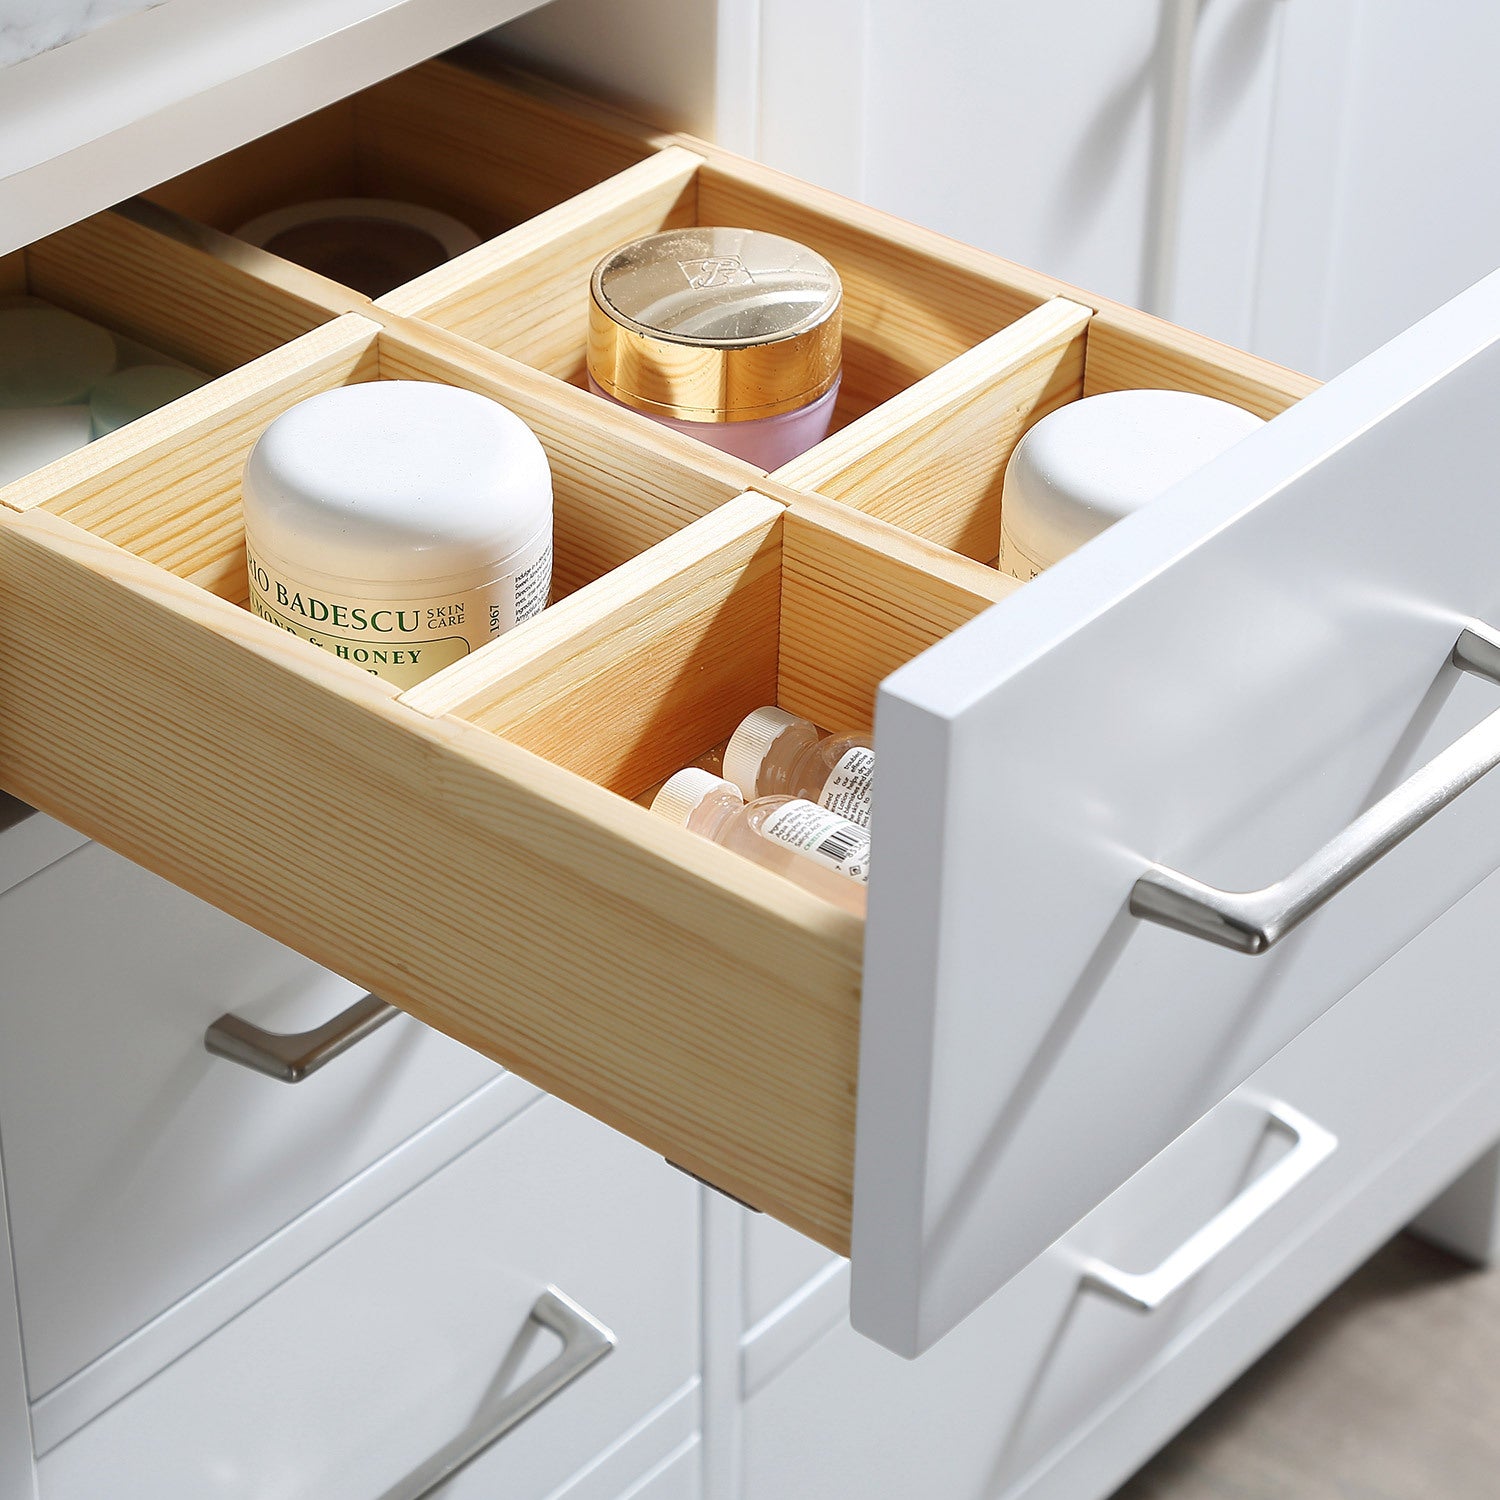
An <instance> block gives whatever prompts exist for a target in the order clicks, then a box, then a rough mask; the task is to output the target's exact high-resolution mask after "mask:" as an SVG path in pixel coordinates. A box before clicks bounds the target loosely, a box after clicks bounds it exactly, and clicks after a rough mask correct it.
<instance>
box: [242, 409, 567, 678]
mask: <svg viewBox="0 0 1500 1500" xmlns="http://www.w3.org/2000/svg"><path fill="white" fill-rule="evenodd" d="M243 498H244V510H245V550H246V561H247V566H248V569H249V579H250V607H251V609H252V610H253V611H254V612H255V613H256V614H257V615H259V616H260V617H261V618H262V619H264V620H268V621H270V623H272V624H273V625H277V626H280V627H281V628H282V629H283V630H288V631H290V632H292V633H293V634H294V635H298V636H301V637H302V638H303V639H304V640H307V641H311V642H312V643H313V644H314V645H316V646H320V647H322V648H323V649H324V650H327V651H331V652H332V653H333V654H334V655H336V656H338V657H340V658H341V659H342V660H344V661H348V662H351V663H353V664H354V665H355V666H358V667H362V668H363V669H364V670H366V671H368V672H372V673H374V674H375V675H376V676H379V677H383V678H385V679H386V680H387V681H389V682H393V683H395V684H396V685H397V686H398V687H402V688H405V687H411V686H413V685H414V684H416V683H418V682H420V681H422V680H423V679H424V678H426V677H430V676H431V675H432V674H433V673H434V672H437V671H440V670H441V669H442V668H443V667H446V666H451V665H452V664H453V663H454V662H456V661H458V660H460V659H461V658H462V657H464V656H467V655H468V654H469V652H471V651H474V650H477V649H478V648H479V647H480V646H482V645H484V644H485V643H486V642H487V641H490V640H492V639H493V638H494V637H495V636H497V635H500V634H501V633H502V632H503V631H506V630H509V629H510V628H511V627H512V626H513V625H516V624H519V623H520V622H521V621H522V620H525V619H528V618H529V617H530V616H532V615H534V614H536V613H537V612H538V611H539V610H541V609H542V608H543V607H544V606H545V605H546V603H547V599H548V595H549V592H550V588H551V580H552V478H551V471H550V469H549V467H548V464H547V456H546V454H545V453H544V452H543V450H542V445H541V443H540V442H539V441H538V440H537V438H536V435H535V434H534V433H533V432H532V431H531V429H530V428H529V427H527V425H526V424H525V423H524V422H523V421H522V420H521V419H520V418H519V417H517V416H516V415H515V414H514V413H513V412H510V411H507V410H506V408H505V407H503V406H501V405H500V404H499V403H498V402H496V401H492V400H490V399H489V398H488V397H486V396H481V395H478V394H476V393H475V392H473V391H465V390H459V389H457V388H456V387H453V386H447V385H437V384H431V383H428V382H426V381H408V380H375V381H369V382H365V383H361V384H357V385H349V386H342V387H340V388H339V389H337V390H332V391H325V392H323V393H322V394H321V395H317V396H313V397H311V398H310V399H308V400H306V401H303V402H300V403H299V404H298V405H296V406H294V407H292V408H291V409H290V410H288V411H286V412H283V413H282V414H281V416H279V417H277V418H276V420H275V421H274V422H272V423H271V425H270V426H269V427H267V428H266V430H265V431H264V432H263V433H262V434H261V436H260V438H259V440H258V441H257V442H256V444H255V447H254V448H253V449H252V450H251V453H250V457H249V459H248V460H247V461H246V464H245V475H244V483H243Z"/></svg>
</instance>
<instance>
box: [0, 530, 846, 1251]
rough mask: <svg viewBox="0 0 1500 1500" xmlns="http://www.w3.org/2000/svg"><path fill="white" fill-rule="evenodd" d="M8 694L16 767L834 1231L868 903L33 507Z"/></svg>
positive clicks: (173, 866)
mask: <svg viewBox="0 0 1500 1500" xmlns="http://www.w3.org/2000/svg"><path fill="white" fill-rule="evenodd" d="M64 621H65V622H66V625H65V626H64V625H62V624H61V623H60V622H64ZM0 703H3V704H4V706H5V711H4V713H3V715H0V782H3V785H4V787H5V789H6V790H8V791H11V792H12V793H14V794H15V795H18V796H21V797H23V798H24V799H25V800H27V801H29V802H32V803H33V804H35V805H37V806H40V807H41V808H43V809H44V810H47V811H50V812H52V813H54V814H55V815H58V816H60V817H62V818H64V819H65V820H67V821H69V822H71V823H73V824H75V825H76V826H77V827H79V828H80V829H81V830H82V831H84V832H86V833H87V834H89V835H90V837H93V838H97V839H98V840H99V841H100V842H102V843H104V844H106V845H108V846H110V847H112V848H115V849H117V850H118V851H119V852H121V853H123V854H125V855H126V856H127V857H129V858H132V859H134V860H136V861H138V862H139V863H141V864H143V865H145V866H146V867H147V868H148V869H152V870H154V871H155V872H157V873H158V874H161V875H162V876H164V877H165V878H166V879H169V880H172V881H173V882H175V883H176V884H179V885H182V886H184V887H185V888H186V889H188V890H190V891H192V892H194V893H195V894H198V895H200V896H202V897H204V898H205V899H207V900H209V901H211V902H213V903H214V904H215V905H217V906H220V907H221V908H222V909H224V910H225V911H228V912H229V913H230V914H231V915H234V916H236V917H239V918H240V919H241V920H244V921H247V922H249V923H250V924H251V925H252V926H255V927H258V928H260V929H261V930H262V931H265V932H268V933H270V934H272V935H274V936H275V937H276V938H277V939H278V940H280V941H282V942H285V943H287V944H288V945H289V946H291V947H294V948H296V949H297V950H299V951H301V952H303V953H305V954H306V955H307V956H308V957H310V958H312V959H314V960H315V961H316V962H319V963H322V964H324V965H326V966H327V967H329V968H332V969H334V970H335V971H337V972H339V973H342V974H344V975H345V976H347V977H348V978H349V979H351V980H353V981H354V982H356V983H358V984H360V985H363V986H365V987H367V988H370V989H372V990H374V991H376V992H377V993H380V994H382V995H385V996H386V997H388V998H389V999H391V1000H392V1001H394V1002H396V1003H397V1004H400V1005H401V1006H403V1008H406V1009H408V1010H410V1011H411V1013H412V1014H413V1015H415V1016H417V1017H418V1018H419V1019H421V1020H423V1021H426V1022H428V1023H429V1024H431V1025H434V1026H436V1027H437V1028H438V1029H440V1030H442V1031H445V1032H447V1033H448V1034H449V1035H451V1036H453V1037H455V1038H456V1039H457V1040H459V1041H461V1042H464V1043H465V1044H467V1045H469V1046H472V1047H474V1048H476V1049H477V1050H479V1051H481V1052H483V1053H485V1054H486V1055H487V1056H489V1057H492V1058H494V1059H495V1060H497V1061H499V1062H501V1063H503V1064H504V1065H505V1066H507V1067H509V1068H512V1069H514V1070H515V1071H516V1072H518V1073H519V1074H521V1075H522V1076H524V1077H526V1078H529V1079H531V1080H532V1081H534V1082H535V1083H537V1084H539V1085H540V1086H542V1087H544V1088H547V1089H549V1090H551V1091H552V1092H555V1093H556V1094H558V1095H559V1096H560V1097H562V1098H564V1099H566V1100H568V1101H569V1102H571V1103H574V1104H576V1105H578V1106H579V1107H581V1108H583V1109H585V1110H587V1111H588V1112H589V1113H591V1114H593V1115H595V1116H597V1117H598V1118H600V1119H602V1120H604V1121H605V1122H606V1123H608V1124H611V1125H614V1126H616V1127H617V1128H619V1129H621V1130H624V1131H625V1132H626V1133H627V1134H630V1135H632V1136H634V1137H636V1138H637V1139H639V1140H641V1141H642V1142H643V1143H645V1144H646V1145H648V1146H649V1147H650V1148H651V1149H653V1150H656V1151H659V1152H661V1153H662V1154H663V1155H666V1156H668V1157H669V1158H670V1159H672V1160H673V1161H676V1162H678V1163H679V1164H681V1165H683V1166H685V1167H687V1168H689V1169H690V1170H692V1171H694V1172H696V1173H698V1174H700V1175H702V1176H703V1177H705V1178H707V1179H708V1180H709V1181H712V1182H715V1183H717V1184H719V1185H721V1186H722V1187H724V1188H725V1189H727V1190H728V1191H729V1192H731V1193H733V1194H735V1195H736V1196H738V1197H742V1198H744V1199H746V1200H747V1201H749V1202H752V1203H755V1204H757V1205H758V1206H763V1207H764V1208H766V1209H767V1210H768V1211H770V1212H773V1213H775V1214H776V1215H777V1216H778V1217H780V1218H783V1219H785V1220H786V1221H787V1222H788V1223H790V1224H792V1225H793V1226H795V1227H797V1228H799V1229H801V1230H803V1231H804V1232H805V1233H808V1234H810V1235H812V1236H814V1237H816V1238H818V1239H820V1240H822V1241H823V1242H824V1243H826V1244H828V1245H829V1246H830V1247H831V1248H834V1249H836V1250H839V1251H840V1253H847V1248H848V1227H849V1211H850V1191H851V1176H852V1156H853V1138H854V1086H855V1054H856V1047H857V1032H858V997H859V987H860V956H861V939H862V924H861V923H860V922H859V921H858V920H857V919H855V918H852V917H850V916H848V915H847V914H845V913H842V912H840V911H837V910H835V909H833V908H831V907H827V906H825V905H824V904H823V903H821V902H819V901H817V900H816V899H815V898H812V897H810V896H807V895H806V894H805V893H804V892H802V891H800V890H798V889H797V888H796V887H793V886H790V885H788V884H787V883H786V882H783V881H780V880H778V879H777V878H776V877H775V876H772V875H770V874H768V873H767V872H765V871H762V870H760V869H758V868H757V867H755V866H753V865H749V864H747V863H746V862H745V861H742V860H739V859H736V858H735V857H734V856H733V855H730V854H728V853H727V852H726V851H724V850H721V849H718V848H717V847H715V846H713V845H711V844H708V843H706V842H704V841H702V840H698V839H695V838H693V837H692V836H690V835H686V834H684V833H683V832H682V831H681V830H678V829H674V828H671V827H670V826H668V825H666V824H664V823H662V822H661V821H660V820H657V819H653V818H652V817H651V815H650V814H648V813H646V812H645V811H644V810H642V809H640V808H637V807H634V806H632V805H631V804H629V803H627V802H625V801H623V800H622V799H620V798H617V797H615V796H613V795H612V794H611V793H608V792H606V791H604V790H602V789H600V788H596V787H592V786H590V785H589V784H588V783H586V782H582V781H580V780H579V779H578V778H576V777H573V776H571V775H570V774H569V773H567V772H565V771H563V770H561V769H559V768H557V767H554V766H550V765H548V764H547V763H546V762H544V761H542V760H540V759H539V758H537V757H534V756H531V755H529V754H527V753H526V752H525V751H522V750H519V749H517V748H515V747H513V746H510V745H507V744H505V743H504V742H503V741H500V740H498V739H496V738H495V737H493V736H491V735H489V734H486V733H485V732H483V731H482V730H479V729H477V728H475V727H474V726H472V725H468V724H464V723H462V722H460V721H458V720H455V719H441V720H435V719H429V718H426V717H425V716H423V715H421V714H418V713H416V712H415V711H414V710H412V709H410V708H408V707H406V706H405V705H402V704H399V703H397V702H396V701H395V699H394V690H393V689H391V688H389V686H388V685H386V684H383V683H381V682H379V681H378V680H376V679H374V678H371V677H369V676H367V675H365V674H362V673H359V672H357V671H355V670H353V669H351V668H348V667H346V666H345V665H344V664H342V663H340V662H338V661H336V660H334V659H332V658H329V657H327V656H325V655H324V654H323V653H321V652H319V651H317V650H316V649H315V648H312V647H309V646H307V645H306V643H304V642H301V641H298V640H295V639H294V638H291V637H288V636H286V635H284V634H283V633H282V632H280V631H277V630H275V629H274V628H273V627H271V626H269V625H266V624H265V623H264V622H262V621H260V620H257V619H255V618H254V617H253V616H251V615H249V614H248V613H246V612H245V611H243V610H239V609H237V608H235V607H234V606H232V605H229V604H227V603H225V602H224V601H223V600H220V599H217V598H215V597H213V596H212V595H208V594H205V593H203V592H202V591H200V590H197V589H195V588H194V587H193V586H192V585H190V584H187V583H185V582H183V581H182V580H180V579H177V578H175V577H174V576H172V575H171V574H168V573H165V572H164V571H162V570H160V569H157V568H154V567H152V566H150V565H149V564H147V563H144V562H142V561H140V560H139V559H136V558H134V557H131V556H129V555H128V554H125V553H122V552H121V551H119V549H117V548H115V547H113V546H110V545H109V544H108V543H105V542H102V541H99V540H98V539H96V538H93V537H90V536H89V535H88V534H87V533H84V532H82V531H80V530H78V529H77V528H76V527H73V526H70V525H69V524H68V523H66V522H64V521H60V520H58V519H57V518H55V517H53V516H51V515H48V514H47V513H45V512H43V511H36V512H33V513H31V514H29V515H25V516H21V515H16V514H14V513H8V514H5V515H3V516H0Z"/></svg>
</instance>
